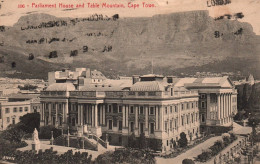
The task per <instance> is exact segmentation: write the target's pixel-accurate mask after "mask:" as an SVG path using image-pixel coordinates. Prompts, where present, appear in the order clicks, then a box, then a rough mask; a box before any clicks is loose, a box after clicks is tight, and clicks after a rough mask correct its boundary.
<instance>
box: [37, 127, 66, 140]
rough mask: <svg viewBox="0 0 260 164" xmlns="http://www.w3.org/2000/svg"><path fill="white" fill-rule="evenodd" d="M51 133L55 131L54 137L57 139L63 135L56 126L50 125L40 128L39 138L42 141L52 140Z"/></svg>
mask: <svg viewBox="0 0 260 164" xmlns="http://www.w3.org/2000/svg"><path fill="white" fill-rule="evenodd" d="M51 131H53V137H54V138H56V137H58V136H60V135H61V130H60V129H57V128H55V127H54V126H51V125H48V126H43V127H41V128H40V132H39V138H40V139H51Z"/></svg>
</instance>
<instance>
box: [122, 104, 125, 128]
mask: <svg viewBox="0 0 260 164" xmlns="http://www.w3.org/2000/svg"><path fill="white" fill-rule="evenodd" d="M122 110H123V111H122V112H123V128H124V127H125V105H123V106H122Z"/></svg>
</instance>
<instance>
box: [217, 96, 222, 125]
mask: <svg viewBox="0 0 260 164" xmlns="http://www.w3.org/2000/svg"><path fill="white" fill-rule="evenodd" d="M217 97H218V111H217V120H220V110H221V108H220V95H219V94H217Z"/></svg>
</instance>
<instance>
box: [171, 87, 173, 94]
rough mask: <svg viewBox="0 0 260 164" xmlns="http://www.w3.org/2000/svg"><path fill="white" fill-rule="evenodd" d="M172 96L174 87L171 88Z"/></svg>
mask: <svg viewBox="0 0 260 164" xmlns="http://www.w3.org/2000/svg"><path fill="white" fill-rule="evenodd" d="M171 96H173V88H171Z"/></svg>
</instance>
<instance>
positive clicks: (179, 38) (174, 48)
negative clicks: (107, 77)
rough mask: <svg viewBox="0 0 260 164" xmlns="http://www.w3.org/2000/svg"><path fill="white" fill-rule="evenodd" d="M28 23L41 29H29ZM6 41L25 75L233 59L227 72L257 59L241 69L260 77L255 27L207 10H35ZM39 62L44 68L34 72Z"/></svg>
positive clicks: (1, 36) (2, 35) (140, 69)
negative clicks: (132, 13) (115, 14)
mask: <svg viewBox="0 0 260 164" xmlns="http://www.w3.org/2000/svg"><path fill="white" fill-rule="evenodd" d="M50 21H56V24H57V22H58V24H59V26H55V27H48V28H38V27H39V25H43V24H42V23H48V22H50ZM64 22H65V23H66V26H65V25H64V24H65V23H64ZM62 23H63V26H62V25H61V24H62ZM28 27H29V28H32V27H33V28H36V29H26V28H28ZM241 29H242V30H241ZM235 33H236V34H235ZM218 34H219V37H218ZM1 41H4V46H1V51H0V53H1V54H3V53H8V54H9V57H7V58H8V61H11V60H14V59H15V58H16V56H19V60H24V62H25V63H27V64H28V65H27V64H26V68H27V69H25V68H20V69H19V68H18V66H17V68H11V69H19V71H21V72H23V73H25V74H24V76H27V74H37V77H40V76H42V77H46V73H44V74H42V73H41V71H42V70H44V71H45V72H46V71H47V70H48V71H49V70H55V69H59V68H61V67H72V68H73V67H90V68H96V69H100V70H101V71H103V72H104V73H107V74H121V75H125V74H126V75H131V74H135V73H149V72H150V70H151V68H150V67H151V61H152V60H153V63H154V67H155V70H156V71H157V72H158V73H164V72H169V70H177V69H178V70H180V69H182V70H185V68H193V67H196V68H197V70H200V68H202V69H205V66H204V65H210V63H214V62H222V61H224V60H226V59H227V58H228V59H230V57H232V60H229V62H230V63H229V64H228V66H227V68H225V70H228V71H233V68H234V65H233V64H232V63H236V64H239V63H241V61H245V62H247V61H252V60H253V61H254V62H250V64H252V65H251V67H250V69H247V68H240V71H242V72H246V73H247V72H248V71H253V72H256V73H258V74H257V75H255V76H256V77H260V75H259V72H257V70H260V69H259V66H258V65H259V63H260V62H259V59H260V58H259V52H260V48H259V43H260V42H259V41H260V39H259V36H257V35H255V33H254V32H253V29H252V26H251V25H250V24H248V23H241V22H238V21H235V20H228V19H223V20H218V21H215V20H213V19H212V18H211V17H210V16H209V15H208V12H207V11H191V12H181V13H173V14H168V15H156V16H153V17H145V18H124V19H118V20H109V21H104V20H103V21H101V20H100V21H86V20H83V19H82V18H81V19H72V18H57V17H54V16H51V15H47V14H32V15H28V16H24V17H21V18H20V19H19V21H18V22H17V23H16V24H15V25H14V26H13V27H7V28H6V30H5V32H0V42H1ZM84 46H87V47H88V51H87V52H84V51H83V50H84V48H83V47H84ZM85 48H86V47H85ZM74 50H77V51H78V54H77V56H72V57H70V56H71V55H70V53H71V51H74ZM51 51H57V55H58V57H57V58H49V54H50V52H51ZM29 53H33V54H34V56H35V59H34V60H33V61H30V62H29V61H27V58H28V55H29ZM16 54H19V55H16ZM11 56H13V57H11ZM20 58H21V59H20ZM28 62H29V63H28ZM3 64H4V63H2V65H3ZM9 64H10V63H9ZM47 64H48V66H47ZM34 65H36V66H38V67H39V68H38V69H35V70H34V69H33V68H32V67H33V66H34ZM203 66H204V68H203ZM0 68H2V67H1V64H0ZM32 70H34V71H32ZM186 71H188V70H186ZM201 71H203V70H201ZM219 71H221V69H219ZM155 73H156V72H155Z"/></svg>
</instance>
